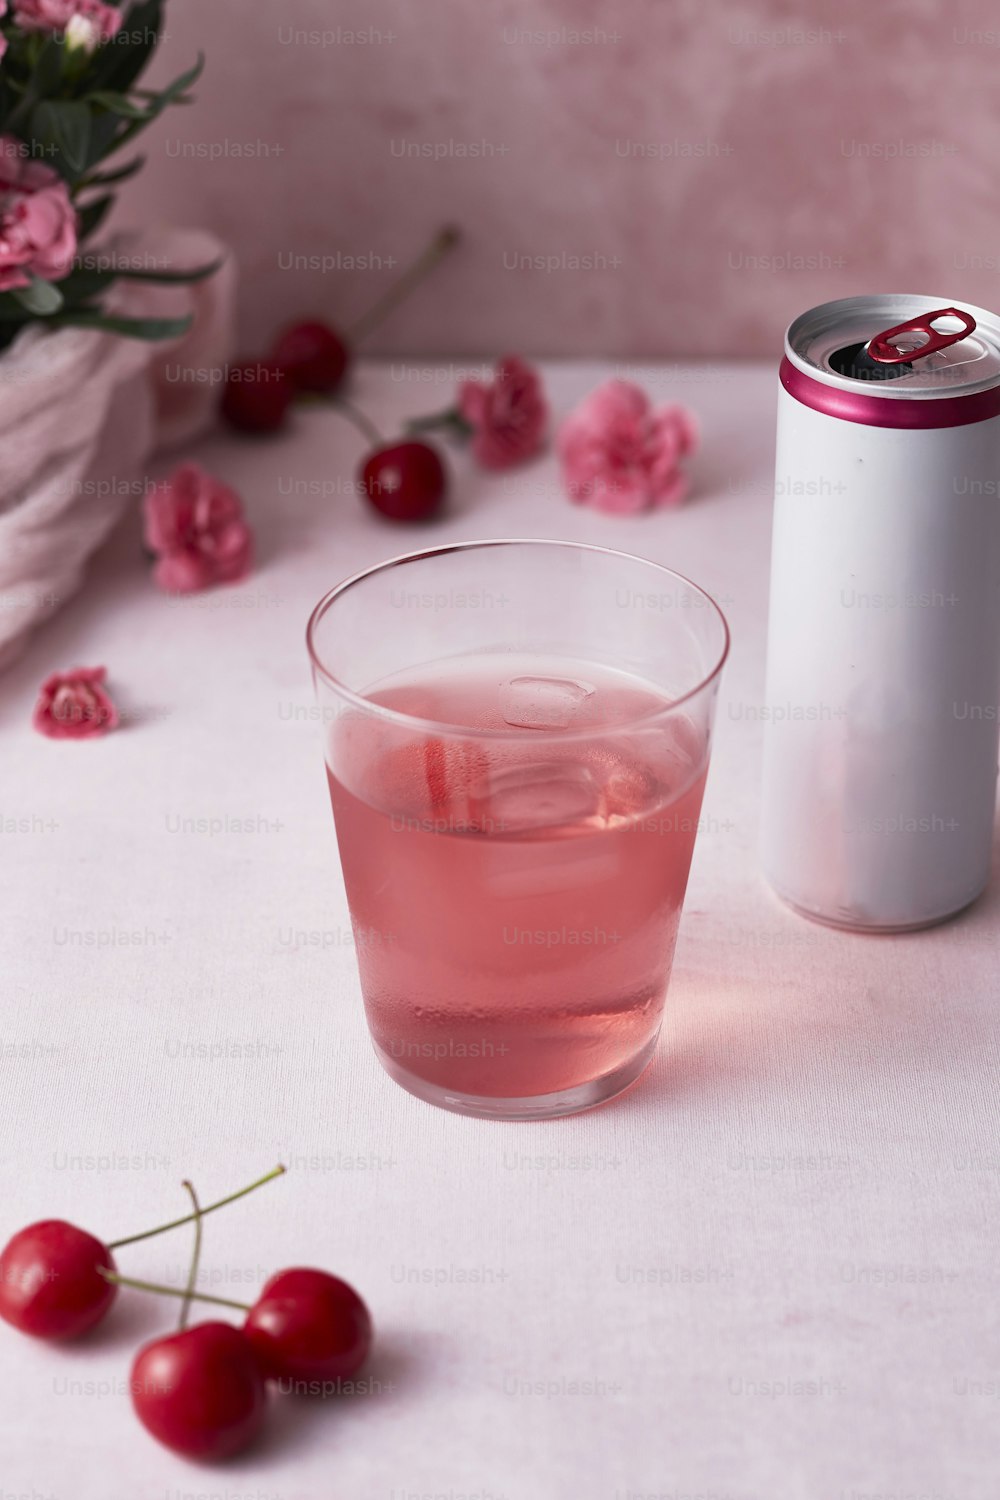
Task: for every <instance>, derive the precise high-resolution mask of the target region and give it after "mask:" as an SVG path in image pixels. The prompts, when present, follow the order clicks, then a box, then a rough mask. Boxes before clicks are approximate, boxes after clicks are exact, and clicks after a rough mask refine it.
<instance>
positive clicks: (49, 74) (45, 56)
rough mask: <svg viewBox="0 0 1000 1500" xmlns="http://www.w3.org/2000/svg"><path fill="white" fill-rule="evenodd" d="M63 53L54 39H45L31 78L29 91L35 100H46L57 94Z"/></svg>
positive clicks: (62, 48)
mask: <svg viewBox="0 0 1000 1500" xmlns="http://www.w3.org/2000/svg"><path fill="white" fill-rule="evenodd" d="M64 51H65V49H64V47H63V44H62V42H61V41H59V40H58V39H57V38H56V37H54V36H49V37H46V38H45V44H44V46H43V47H42V50H41V52H40V54H39V57H38V61H37V63H36V64H35V71H34V73H33V74H32V78H31V91H32V93H33V94H34V96H35V98H36V99H46V98H48V97H50V96H51V95H52V94H55V93H58V91H59V80H60V77H61V75H62V68H63V55H64Z"/></svg>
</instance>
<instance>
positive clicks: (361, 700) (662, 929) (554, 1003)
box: [308, 541, 729, 1119]
mask: <svg viewBox="0 0 1000 1500" xmlns="http://www.w3.org/2000/svg"><path fill="white" fill-rule="evenodd" d="M308 645H309V651H310V655H311V658H312V664H313V676H314V680H315V684H316V691H317V694H318V698H319V703H320V707H321V719H322V722H323V725H324V735H325V746H326V764H327V773H328V777H329V784H330V796H331V800H332V803H333V812H334V818H335V821H336V827H337V840H338V843H339V846H340V857H341V862H342V864H343V870H344V880H345V883H346V887H347V897H348V901H349V903H350V909H351V920H352V923H353V926H354V933H355V940H356V946H357V954H358V965H359V968H360V972H361V987H362V990H363V993H364V1000H365V1007H366V1011H367V1016H368V1024H369V1027H370V1030H371V1034H372V1038H373V1040H374V1043H375V1049H376V1052H377V1053H378V1056H379V1058H380V1060H381V1062H382V1065H383V1067H384V1068H385V1069H386V1071H387V1072H388V1073H389V1074H390V1075H391V1076H392V1077H393V1078H394V1079H396V1081H397V1082H398V1083H400V1084H402V1085H403V1087H404V1088H406V1089H409V1090H410V1092H411V1093H413V1094H416V1095H417V1096H418V1097H420V1098H421V1099H425V1100H427V1101H428V1102H429V1103H432V1104H436V1105H439V1106H442V1107H443V1108H445V1109H452V1110H456V1111H458V1112H460V1113H464V1114H471V1115H479V1116H483V1117H486V1118H496V1119H505V1118H506V1119H544V1118H549V1117H553V1116H556V1115H563V1114H569V1113H572V1112H573V1111H575V1110H580V1109H585V1108H589V1107H590V1106H592V1105H595V1104H600V1103H602V1102H603V1101H604V1100H606V1099H610V1098H612V1097H613V1096H614V1095H615V1094H618V1093H620V1092H621V1091H622V1090H623V1089H625V1088H627V1087H628V1085H629V1084H631V1083H632V1082H633V1081H634V1080H635V1079H636V1078H638V1076H639V1074H640V1073H641V1072H642V1070H643V1069H644V1068H645V1066H646V1064H647V1063H648V1062H649V1060H650V1058H651V1057H652V1054H653V1051H654V1049H655V1046H656V1038H657V1034H658V1032H659V1028H660V1020H661V1017H662V1013H663V1002H664V996H665V993H666V988H667V981H668V979H669V975H670V967H671V962H672V959H673V952H674V942H675V939H676V935H677V926H678V921H679V918H680V912H681V904H682V901H683V898H684V890H685V886H686V884H687V878H688V870H689V868H690V864H691V854H692V850H693V848H694V841H695V834H696V832H697V829H698V822H699V816H700V810H701V800H702V792H703V790H704V785H705V776H706V773H707V770H708V760H709V748H710V742H711V733H712V719H713V713H714V707H715V699H716V694H717V689H718V683H719V675H720V672H721V669H722V665H723V662H724V661H725V658H726V653H727V651H728V648H729V632H728V629H727V626H726V622H725V619H724V618H723V615H722V613H721V611H720V610H719V608H718V606H717V605H716V604H715V603H714V602H713V601H712V599H710V598H709V596H708V595H707V594H706V593H704V592H703V591H702V590H701V589H700V588H698V587H696V585H695V584H693V583H689V582H688V581H687V580H686V579H684V578H681V577H680V576H679V575H677V574H676V573H672V572H670V571H669V570H668V569H666V568H662V567H659V566H657V565H656V564H654V563H650V562H645V561H643V560H642V559H640V558H636V557H629V556H627V555H626V554H624V553H620V552H611V551H607V550H605V549H603V548H599V547H588V546H581V545H577V544H575V543H567V542H550V541H485V542H472V543H468V544H464V545H458V546H451V547H440V548H436V549H434V550H432V551H428V552H419V553H414V554H412V555H410V556H407V557H400V558H395V559H393V560H392V561H390V562H386V563H383V564H381V565H380V566H378V567H375V568H372V569H370V570H368V571H366V572H364V573H359V574H358V575H356V576H355V577H353V578H349V579H348V580H347V581H346V582H344V583H341V584H339V585H338V587H337V588H335V589H333V590H332V591H331V592H330V593H329V594H327V595H326V597H325V598H324V599H323V600H322V601H321V602H320V603H319V605H318V606H317V607H316V609H315V610H314V612H313V615H312V618H311V619H310V621H309V629H308Z"/></svg>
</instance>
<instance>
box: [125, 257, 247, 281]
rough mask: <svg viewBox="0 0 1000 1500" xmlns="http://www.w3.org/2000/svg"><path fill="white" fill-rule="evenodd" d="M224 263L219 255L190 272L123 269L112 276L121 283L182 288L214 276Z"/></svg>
mask: <svg viewBox="0 0 1000 1500" xmlns="http://www.w3.org/2000/svg"><path fill="white" fill-rule="evenodd" d="M225 262H226V257H225V256H224V255H220V256H219V257H218V259H217V260H213V261H210V262H209V263H208V264H207V265H204V266H195V267H194V269H193V270H191V271H143V270H138V271H134V270H131V269H129V268H125V269H124V270H121V271H116V272H115V273H114V274H115V275H116V276H118V277H120V278H121V280H122V281H155V282H157V283H158V284H159V285H160V286H184V285H186V284H188V283H190V282H194V281H206V280H207V279H208V277H209V276H214V275H215V273H216V271H217V270H218V269H219V267H220V266H222V265H224V264H225Z"/></svg>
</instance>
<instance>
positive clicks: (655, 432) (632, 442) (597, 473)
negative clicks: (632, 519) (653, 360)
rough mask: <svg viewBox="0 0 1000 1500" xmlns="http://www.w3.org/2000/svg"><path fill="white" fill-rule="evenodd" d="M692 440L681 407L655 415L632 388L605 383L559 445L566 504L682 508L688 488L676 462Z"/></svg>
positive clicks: (574, 415)
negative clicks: (571, 502)
mask: <svg viewBox="0 0 1000 1500" xmlns="http://www.w3.org/2000/svg"><path fill="white" fill-rule="evenodd" d="M697 442H698V436H697V430H696V428H695V423H694V417H693V416H692V414H691V412H689V411H687V410H686V409H685V408H684V407H683V406H661V407H659V409H658V410H655V411H654V410H653V407H652V405H651V403H650V400H649V397H648V396H647V395H646V393H645V391H642V390H640V389H639V387H638V386H637V385H632V384H631V382H629V381H627V380H609V381H607V382H606V383H605V384H604V385H602V386H599V387H598V388H597V390H596V391H594V392H592V394H591V395H589V396H588V397H587V398H586V400H585V401H582V402H581V403H580V405H579V406H578V407H577V408H576V410H575V411H573V412H571V413H570V415H569V416H568V417H567V418H566V420H565V421H564V422H563V424H562V427H561V428H560V430H559V437H558V444H557V446H558V450H559V458H560V460H561V462H562V469H563V480H564V482H565V485H566V490H567V493H568V494H569V497H570V499H571V500H575V501H577V502H578V503H580V504H584V503H586V504H590V505H595V506H596V507H597V508H598V510H604V511H609V512H611V513H612V514H615V515H633V514H634V513H635V512H637V511H640V510H648V509H650V508H652V507H653V506H659V505H679V504H680V503H681V501H682V500H683V499H684V496H685V495H686V494H687V488H688V478H687V475H686V474H685V473H684V471H683V469H682V468H681V460H682V459H683V458H684V457H685V456H686V455H687V454H689V453H693V452H694V450H695V448H696V446H697Z"/></svg>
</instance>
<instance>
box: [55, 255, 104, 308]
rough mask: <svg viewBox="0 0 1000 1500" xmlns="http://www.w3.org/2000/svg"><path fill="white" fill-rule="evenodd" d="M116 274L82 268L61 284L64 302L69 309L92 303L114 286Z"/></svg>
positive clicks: (84, 266)
mask: <svg viewBox="0 0 1000 1500" xmlns="http://www.w3.org/2000/svg"><path fill="white" fill-rule="evenodd" d="M115 274H116V273H115V272H114V271H111V270H107V271H105V270H98V269H97V268H96V267H90V266H86V265H83V266H80V265H78V266H77V267H76V269H75V270H73V271H71V272H70V274H69V275H68V276H67V277H65V279H64V280H63V281H60V283H59V290H60V291H61V292H62V295H63V301H64V303H65V305H66V306H67V307H68V308H69V307H77V306H79V304H80V303H82V302H90V301H91V299H92V298H94V297H97V296H99V295H100V293H101V292H104V291H106V290H107V289H108V287H109V286H110V285H111V284H112V282H113V281H114V279H115Z"/></svg>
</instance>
